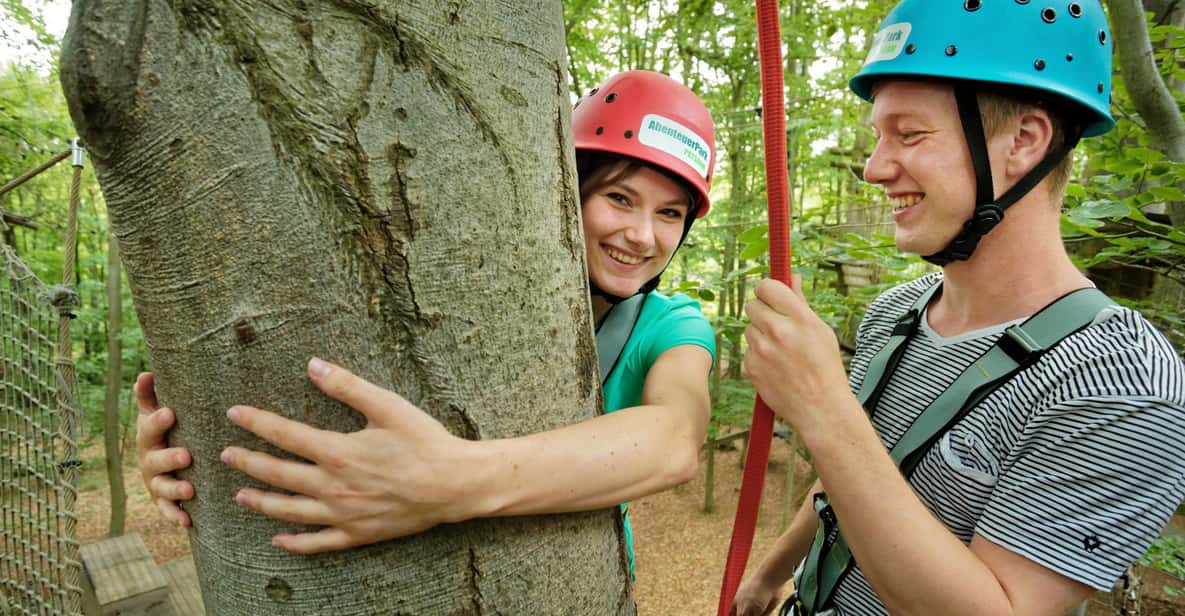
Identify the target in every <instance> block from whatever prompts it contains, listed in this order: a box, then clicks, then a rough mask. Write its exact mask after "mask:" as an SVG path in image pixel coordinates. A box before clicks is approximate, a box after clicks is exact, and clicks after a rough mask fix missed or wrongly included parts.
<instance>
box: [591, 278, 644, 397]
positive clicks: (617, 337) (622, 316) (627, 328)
mask: <svg viewBox="0 0 1185 616" xmlns="http://www.w3.org/2000/svg"><path fill="white" fill-rule="evenodd" d="M645 302H646V294H645V293H639V294H637V295H634V296H632V297H630V298H628V299H626V300H625V301H622V302H619V303H617V304H616V305H614V306H613V307H612V308H610V309H609V315H608V316H606V317H605V320H604V321H602V322H601V325H600V326H599V327H597V361H598V364H599V367H600V370H601V385H602V386H604V385H605V381H607V380H609V375H610V374H611V373H612V372H613V368H614V366H616V365H617V359H618V358H619V357H621V351H622V350H623V349H625V343H626V341H627V340H629V339H630V334H632V333H633V331H634V324H635V323H637V322H638V315H639V314H641V313H642V304H643V303H645Z"/></svg>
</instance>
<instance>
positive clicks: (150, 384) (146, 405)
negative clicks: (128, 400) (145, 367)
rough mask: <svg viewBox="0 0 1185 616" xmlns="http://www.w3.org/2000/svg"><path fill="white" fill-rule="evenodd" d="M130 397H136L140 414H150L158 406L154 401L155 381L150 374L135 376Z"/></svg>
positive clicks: (142, 373) (144, 373) (143, 373)
mask: <svg viewBox="0 0 1185 616" xmlns="http://www.w3.org/2000/svg"><path fill="white" fill-rule="evenodd" d="M132 395H134V396H135V397H136V404H137V405H138V406H139V407H140V413H142V414H146V413H151V412H153V411H155V410H156V409H157V408H158V407H159V406H160V404H158V403H157V401H156V380H155V378H154V377H153V376H152V373H151V372H141V373H140V374H139V375H138V376H136V383H135V384H134V385H132Z"/></svg>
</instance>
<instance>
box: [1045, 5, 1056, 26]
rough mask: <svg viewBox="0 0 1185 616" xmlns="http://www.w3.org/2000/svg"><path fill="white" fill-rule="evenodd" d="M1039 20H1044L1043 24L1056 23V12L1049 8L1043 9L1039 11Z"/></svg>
mask: <svg viewBox="0 0 1185 616" xmlns="http://www.w3.org/2000/svg"><path fill="white" fill-rule="evenodd" d="M1041 19H1044V20H1045V23H1047V24H1051V23H1053V22H1055V21H1057V11H1055V10H1053V9H1052V8H1049V7H1046V8H1043V9H1041Z"/></svg>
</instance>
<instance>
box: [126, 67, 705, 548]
mask: <svg viewBox="0 0 1185 616" xmlns="http://www.w3.org/2000/svg"><path fill="white" fill-rule="evenodd" d="M572 122H573V133H574V136H575V145H576V158H577V171H578V175H579V178H580V196H581V203H582V211H583V221H584V236H585V247H586V257H587V262H588V272H589V287H590V289H591V292H592V307H593V315H594V318H595V320H596V323H597V348H598V353H599V355H600V358H601V380H602V383H603V385H604V394H605V411H606V414H605V415H601V416H598V417H595V418H593V419H590V420H587V421H584V422H582V423H580V424H577V425H573V426H568V427H564V428H561V429H557V430H552V431H548V432H542V433H537V434H532V435H527V436H524V437H520V438H513V439H499V440H490V441H467V440H464V439H461V438H459V437H456V436H453V435H452V434H450V433H449V432H448V431H447V430H446V429H445V428H444V427H443V426H442V425H441V424H440V423H439V422H437V421H436V420H434V419H432V418H431V417H430V416H428V415H427V414H425V413H423V412H421V411H420V410H419V409H417V408H415V407H414V406H413V405H412V404H410V403H409V402H407V401H406V400H404V399H403V398H402V397H400V396H399V395H398V394H396V393H394V392H391V391H387V390H384V389H382V388H379V387H377V386H375V385H373V384H371V383H368V382H366V381H364V380H363V379H361V378H359V377H357V376H355V375H353V374H351V373H350V372H349V371H347V370H345V369H344V368H341V367H337V366H333V365H330V364H328V363H326V362H322V361H320V360H317V359H313V360H311V361H310V362H309V376H310V378H311V379H312V380H313V382H314V383H315V384H316V385H317V386H318V387H320V388H321V389H322V390H323V391H325V392H326V393H327V394H329V395H331V396H333V397H334V398H337V399H338V400H340V401H342V402H344V403H346V404H348V405H350V406H352V407H354V408H355V409H357V410H358V411H359V412H361V413H363V414H364V415H365V416H366V417H367V419H368V420H369V424H368V427H367V429H365V430H362V431H360V432H355V433H350V434H339V433H331V432H325V431H321V430H316V429H313V428H312V427H310V426H307V425H305V424H301V423H299V422H294V421H291V420H288V419H285V418H282V417H280V416H279V415H276V414H273V413H269V412H267V411H263V410H259V409H254V408H249V407H234V408H232V409H231V411H230V412H229V413H228V416H229V417H230V418H231V420H232V421H233V422H234V423H235V424H237V425H238V426H240V427H242V428H244V429H246V430H249V431H251V432H253V433H255V434H256V435H258V436H260V437H262V438H264V439H266V440H268V441H270V442H271V443H273V444H275V445H276V446H278V447H280V448H282V449H286V450H289V451H297V452H299V451H307V450H308V449H309V448H310V447H312V446H313V445H315V444H319V445H320V446H321V447H322V449H324V444H325V443H331V445H330V448H331V449H332V450H333V453H334V455H335V456H336V459H337V460H338V461H339V462H340V463H339V464H334V465H332V466H330V465H317V464H307V463H301V462H294V461H291V460H283V459H280V458H276V457H273V456H270V455H267V454H264V453H261V452H255V451H248V450H245V449H242V448H238V447H231V448H228V449H227V450H226V451H224V452H223V454H222V459H223V461H224V462H225V463H227V464H228V465H230V466H232V467H233V468H236V469H238V470H240V471H243V472H244V473H247V474H248V475H251V476H252V477H255V478H256V479H259V480H261V481H264V482H266V483H268V484H269V485H274V486H276V487H279V488H283V489H285V490H288V491H290V492H295V493H296V495H295V496H293V495H285V494H280V493H278V492H265V491H261V490H255V489H243V490H241V491H240V492H239V494H238V497H237V500H238V502H239V503H241V504H243V505H244V506H247V507H249V508H251V509H254V510H256V511H259V512H261V513H263V514H265V515H268V516H271V517H273V518H277V519H280V520H285V521H289V522H294V523H301V524H312V525H321V526H324V527H325V528H324V529H322V530H321V531H319V532H315V533H301V534H281V535H277V536H276V537H275V538H273V541H272V542H273V544H274V545H276V546H278V547H281V548H284V549H287V550H290V551H293V552H300V553H314V552H325V551H333V550H341V549H345V548H349V547H354V546H358V545H364V544H369V543H374V542H377V541H382V540H385V539H391V538H394V537H400V536H404V535H409V534H413V533H417V532H421V531H424V530H427V529H429V528H431V527H433V526H435V525H437V524H440V523H443V522H457V521H462V520H467V519H471V518H477V517H490V516H505V515H523V514H538V513H558V512H568V511H580V510H589V509H597V508H603V507H609V506H614V505H618V504H620V503H624V502H626V501H629V500H630V499H633V498H637V497H640V496H644V495H647V494H652V493H655V492H659V491H662V490H665V489H668V488H671V487H673V486H675V485H677V484H680V483H683V482H685V481H687V480H689V479H690V478H691V477H692V476H694V474H695V473H696V471H697V468H698V453H699V446H700V444H701V443H702V442H703V438H704V434H705V432H706V430H707V424H708V414H709V408H710V402H709V398H708V373H709V370H710V368H711V364H712V361H713V357H714V354H715V345H714V335H713V332H712V328H711V325H710V324H709V323H708V321H707V319H706V318H705V317H704V316H703V314H701V312H700V310H699V306H698V304H696V303H695V302H694V301H693V300H691V299H689V298H687V297H686V296H683V295H676V296H673V297H667V296H664V295H662V294H659V293H657V292H655V291H654V289H655V287H656V286H657V285H658V281H659V277H660V276H661V274H662V271H663V270H664V269H665V268H666V266H667V264H668V263H670V260H671V258H672V257H673V256H674V254H675V251H676V250H677V249H678V247H679V246H680V245H681V244H682V242H683V240H684V239H685V238H686V236H687V232H688V231H689V229H690V228H691V223H692V221H693V220H694V219H696V218H698V217H701V216H703V215H704V214H706V213H707V211H708V208H709V206H710V201H709V197H708V188H709V185H710V182H711V170H712V165H713V163H714V162H715V144H714V139H715V132H714V126H713V124H712V120H711V116H710V114H709V113H708V110H707V108H706V107H705V106H704V104H703V103H702V102H701V101H700V100H699V99H698V98H697V97H696V96H695V95H694V94H693V93H692V92H691V91H690V90H688V89H687V88H686V87H685V86H683V85H681V84H679V83H678V82H676V81H674V80H672V79H671V78H669V77H666V76H665V75H661V74H659V73H652V72H649V71H628V72H625V73H621V74H618V75H615V76H613V77H611V78H610V79H608V80H607V81H605V82H604V83H602V84H601V85H600V86H598V87H597V88H594V89H593V90H592V91H590V92H589V94H588V95H587V96H586V97H584V98H583V99H581V101H579V102H578V103H577V104H576V108H575V109H574V111H573V114H572ZM134 391H135V394H136V397H137V399H138V400H139V403H140V409H141V414H140V417H139V420H138V422H137V438H136V444H137V448H138V450H139V451H138V453H139V455H138V463H139V466H140V471H141V475H142V477H143V479H144V482H145V485H146V486H147V487H148V491H149V493H150V494H151V495H152V496H153V498H154V500H155V501H156V503H157V506H158V508H159V509H160V511H161V512H162V514H164V515H165V516H166V517H167V518H169V519H171V520H172V521H174V522H175V523H177V524H179V525H181V526H189V524H190V519H189V516H188V514H186V513H185V512H184V511H183V510H182V509H181V507H180V506H179V504H178V503H177V502H176V501H184V500H188V499H190V498H193V494H194V487H193V485H192V484H190V483H189V482H186V481H179V480H177V479H176V478H175V477H173V476H172V475H171V473H172V472H173V471H176V470H179V469H182V468H185V467H187V466H189V465H190V463H191V461H192V459H191V456H190V454H189V452H188V451H186V450H185V449H183V448H166V447H165V443H164V434H165V432H167V431H168V429H169V428H170V427H171V426H172V424H173V422H174V421H175V415H174V414H173V412H172V410H170V409H162V408H158V405H157V402H156V397H155V393H154V390H153V381H152V376H151V374H143V375H141V376H140V378H138V379H137V382H136V386H135V390H134ZM347 469H348V470H347ZM330 491H332V494H333V496H332V497H331V496H329V492H330ZM342 495H348V496H342ZM626 526H627V541H629V533H628V520H627V522H626ZM631 556H632V549H631ZM631 567H632V563H631Z"/></svg>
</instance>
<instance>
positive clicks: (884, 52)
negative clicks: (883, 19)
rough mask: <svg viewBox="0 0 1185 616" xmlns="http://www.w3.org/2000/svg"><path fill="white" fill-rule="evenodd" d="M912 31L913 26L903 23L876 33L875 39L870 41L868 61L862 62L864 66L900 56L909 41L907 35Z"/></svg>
mask: <svg viewBox="0 0 1185 616" xmlns="http://www.w3.org/2000/svg"><path fill="white" fill-rule="evenodd" d="M912 29H913V26H912V25H911V24H910V23H909V22H905V23H900V24H893V25H891V26H889V27H887V28H885V29H884V30H881V31H880V32H877V33H876V38H874V39H872V49H871V50H870V51H869V52H868V59H867V60H865V61H864V64H865V65H869V64H872V63H873V62H880V61H882V60H892V59H893V58H896V57H897V56H899V55H901V50H903V49H905V42H906V41H908V40H909V33H910V31H911V30H912Z"/></svg>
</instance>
